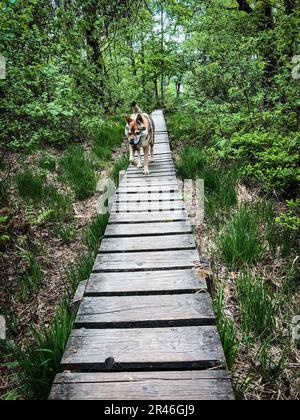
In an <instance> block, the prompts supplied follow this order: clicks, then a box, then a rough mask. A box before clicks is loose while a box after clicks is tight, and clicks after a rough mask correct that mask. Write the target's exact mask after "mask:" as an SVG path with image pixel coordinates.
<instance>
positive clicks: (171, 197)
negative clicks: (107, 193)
mask: <svg viewBox="0 0 300 420" xmlns="http://www.w3.org/2000/svg"><path fill="white" fill-rule="evenodd" d="M116 201H117V202H129V201H133V202H135V203H137V202H142V201H147V202H149V201H182V194H179V193H178V192H172V193H170V192H162V193H159V192H149V193H148V192H144V193H140V194H127V193H126V192H122V193H119V194H117V195H116Z"/></svg>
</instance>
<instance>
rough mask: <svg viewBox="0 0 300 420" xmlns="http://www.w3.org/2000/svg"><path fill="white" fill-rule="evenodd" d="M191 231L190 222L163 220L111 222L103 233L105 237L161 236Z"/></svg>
mask: <svg viewBox="0 0 300 420" xmlns="http://www.w3.org/2000/svg"><path fill="white" fill-rule="evenodd" d="M184 233H185V234H188V233H192V227H191V224H190V223H189V222H188V221H182V222H164V223H159V222H157V223H136V224H119V225H118V224H112V225H108V226H107V228H106V232H105V234H104V237H105V238H118V237H122V236H123V237H129V238H130V237H132V238H133V239H132V240H133V241H134V240H135V239H134V237H137V236H161V235H170V234H173V235H174V234H184Z"/></svg>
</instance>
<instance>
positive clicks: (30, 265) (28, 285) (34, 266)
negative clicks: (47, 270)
mask: <svg viewBox="0 0 300 420" xmlns="http://www.w3.org/2000/svg"><path fill="white" fill-rule="evenodd" d="M23 259H24V261H25V262H26V269H25V270H24V271H23V273H22V274H21V275H20V278H19V295H20V299H21V300H22V301H25V300H26V299H27V298H28V296H29V295H30V294H32V293H34V292H35V291H36V290H37V289H38V288H39V287H40V285H41V282H42V279H43V272H42V268H41V265H40V263H39V261H38V259H37V257H36V256H35V255H34V254H33V253H31V252H26V253H25V254H24V258H23Z"/></svg>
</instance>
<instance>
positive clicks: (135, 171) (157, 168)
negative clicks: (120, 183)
mask: <svg viewBox="0 0 300 420" xmlns="http://www.w3.org/2000/svg"><path fill="white" fill-rule="evenodd" d="M149 169H150V170H151V172H152V173H153V174H156V173H165V172H166V173H170V172H175V169H174V166H171V165H164V164H163V163H157V164H153V165H149ZM141 174H143V168H137V167H132V168H129V169H128V171H127V176H128V175H141Z"/></svg>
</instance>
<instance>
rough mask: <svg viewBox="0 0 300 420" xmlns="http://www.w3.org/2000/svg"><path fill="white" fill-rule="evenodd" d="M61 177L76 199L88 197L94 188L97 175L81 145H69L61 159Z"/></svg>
mask: <svg viewBox="0 0 300 420" xmlns="http://www.w3.org/2000/svg"><path fill="white" fill-rule="evenodd" d="M60 167H61V169H62V172H63V178H64V179H65V180H66V182H67V183H68V184H69V185H70V187H71V188H72V189H73V190H74V193H75V196H76V198H77V199H78V200H84V199H86V198H89V197H90V196H91V195H93V193H94V192H95V190H96V185H97V177H96V173H95V171H94V168H93V165H92V162H91V160H90V159H89V158H87V156H86V154H85V151H84V148H83V147H82V146H71V147H69V149H68V150H67V152H66V153H65V155H64V157H63V158H62V159H61V162H60Z"/></svg>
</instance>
